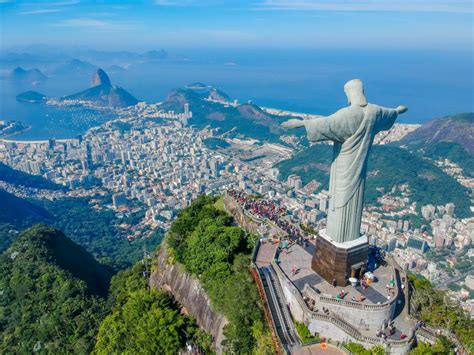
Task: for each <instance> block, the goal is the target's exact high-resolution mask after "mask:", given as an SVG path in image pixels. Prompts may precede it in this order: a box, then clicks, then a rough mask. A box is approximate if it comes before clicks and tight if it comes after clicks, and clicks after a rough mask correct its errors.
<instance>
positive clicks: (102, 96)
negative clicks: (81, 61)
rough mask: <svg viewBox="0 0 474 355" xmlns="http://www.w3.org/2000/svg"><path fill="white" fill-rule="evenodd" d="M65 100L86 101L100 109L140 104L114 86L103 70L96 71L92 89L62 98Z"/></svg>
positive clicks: (126, 92)
mask: <svg viewBox="0 0 474 355" xmlns="http://www.w3.org/2000/svg"><path fill="white" fill-rule="evenodd" d="M62 99H63V100H84V101H89V102H91V103H92V104H93V105H95V106H100V107H110V108H115V107H127V106H133V105H135V104H137V103H138V100H137V99H136V98H135V97H133V96H132V95H131V94H130V93H129V92H128V91H126V90H125V89H123V88H121V87H119V86H114V85H112V83H111V82H110V78H109V77H108V75H107V74H106V73H105V71H103V70H102V69H97V70H95V71H94V74H93V76H92V82H91V87H90V88H88V89H86V90H84V91H81V92H78V93H76V94H73V95H68V96H64V97H62Z"/></svg>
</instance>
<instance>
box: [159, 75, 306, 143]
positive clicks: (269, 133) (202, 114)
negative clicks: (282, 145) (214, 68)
mask: <svg viewBox="0 0 474 355" xmlns="http://www.w3.org/2000/svg"><path fill="white" fill-rule="evenodd" d="M193 85H199V86H191V87H192V89H190V88H189V86H188V88H185V89H175V90H172V91H171V92H170V93H169V94H168V96H167V97H166V99H165V100H164V102H163V104H162V108H163V109H164V110H165V111H167V110H173V111H176V112H183V110H184V104H185V103H189V106H190V109H191V110H192V111H193V117H192V118H191V119H190V120H189V123H190V124H192V125H196V126H198V127H205V126H208V125H209V126H211V127H213V128H220V129H221V131H222V132H226V131H230V130H232V129H233V128H235V129H234V131H233V133H232V134H233V135H239V134H240V135H244V136H248V137H251V138H256V139H260V140H267V141H272V142H278V141H279V137H280V135H281V134H284V133H285V132H286V130H284V129H282V128H281V127H280V123H281V122H283V121H285V120H286V119H287V118H286V117H281V116H274V115H271V114H268V113H266V112H264V111H262V110H261V109H260V107H258V106H257V105H253V104H242V105H239V106H237V107H234V106H232V105H228V104H222V103H217V102H212V101H208V100H206V99H207V98H208V97H209V96H211V99H213V100H218V101H221V102H228V101H229V96H228V95H227V94H225V93H223V92H222V91H220V90H217V89H215V88H211V87H208V86H204V84H201V83H197V84H193ZM297 133H298V132H297ZM299 133H301V132H299Z"/></svg>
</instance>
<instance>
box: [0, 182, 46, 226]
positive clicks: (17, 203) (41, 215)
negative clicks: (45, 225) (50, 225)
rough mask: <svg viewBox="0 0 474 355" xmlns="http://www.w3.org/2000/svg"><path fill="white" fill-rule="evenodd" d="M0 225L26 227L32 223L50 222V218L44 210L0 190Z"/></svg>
mask: <svg viewBox="0 0 474 355" xmlns="http://www.w3.org/2000/svg"><path fill="white" fill-rule="evenodd" d="M0 201H2V208H0V223H9V224H12V225H17V226H26V225H29V224H32V223H37V222H41V221H47V220H51V219H52V216H51V215H50V214H49V213H48V212H47V211H46V210H45V209H44V208H41V207H39V206H36V205H34V204H32V203H30V202H28V201H26V200H24V199H21V198H18V197H16V196H15V195H12V194H10V193H8V192H7V191H5V190H3V189H0Z"/></svg>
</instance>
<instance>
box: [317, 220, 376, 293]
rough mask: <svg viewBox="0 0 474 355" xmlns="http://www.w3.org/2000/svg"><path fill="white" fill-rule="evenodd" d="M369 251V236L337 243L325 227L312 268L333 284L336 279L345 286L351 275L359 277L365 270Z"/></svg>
mask: <svg viewBox="0 0 474 355" xmlns="http://www.w3.org/2000/svg"><path fill="white" fill-rule="evenodd" d="M368 252H369V244H368V242H367V236H362V237H360V238H358V239H356V240H353V241H350V242H346V243H337V242H334V241H332V240H331V239H330V238H329V237H328V236H327V235H326V230H325V229H323V230H321V231H320V232H319V236H318V238H317V239H316V250H315V252H314V254H313V259H312V261H311V268H312V269H313V270H314V271H315V272H317V273H318V274H319V275H320V276H321V277H322V278H324V279H325V280H326V281H327V282H328V283H330V284H332V283H333V280H334V279H335V280H336V282H337V285H338V286H345V285H346V284H347V283H348V279H349V277H356V278H359V277H360V276H361V274H363V273H364V272H365V270H366V267H367V256H368Z"/></svg>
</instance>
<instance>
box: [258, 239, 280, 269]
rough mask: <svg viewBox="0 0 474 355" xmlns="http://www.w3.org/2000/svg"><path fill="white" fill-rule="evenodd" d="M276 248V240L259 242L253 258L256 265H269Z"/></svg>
mask: <svg viewBox="0 0 474 355" xmlns="http://www.w3.org/2000/svg"><path fill="white" fill-rule="evenodd" d="M277 248H278V243H277V242H273V241H271V240H266V241H263V242H261V243H260V247H259V249H258V254H257V259H256V260H255V263H256V264H257V267H259V268H261V267H265V266H268V265H270V263H271V262H272V260H273V258H274V257H275V252H276V250H277Z"/></svg>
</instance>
